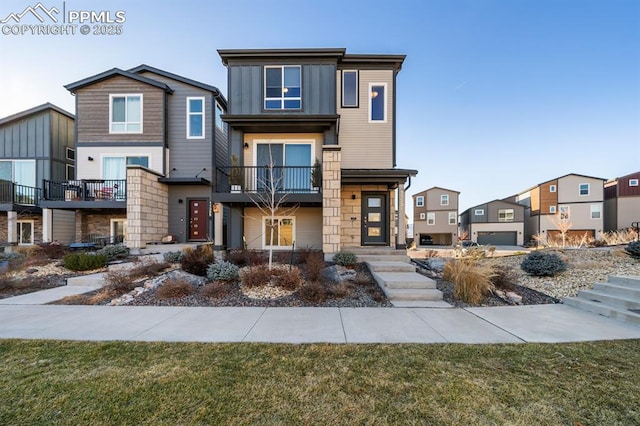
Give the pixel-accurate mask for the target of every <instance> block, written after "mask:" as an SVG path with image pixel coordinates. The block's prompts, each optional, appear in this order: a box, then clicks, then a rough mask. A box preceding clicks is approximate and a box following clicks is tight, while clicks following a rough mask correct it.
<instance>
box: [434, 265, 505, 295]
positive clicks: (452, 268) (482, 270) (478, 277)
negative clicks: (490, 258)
mask: <svg viewBox="0 0 640 426" xmlns="http://www.w3.org/2000/svg"><path fill="white" fill-rule="evenodd" d="M494 275H495V272H494V268H493V265H491V264H487V263H485V264H480V263H478V262H476V261H475V260H474V259H473V258H463V259H454V260H450V261H449V262H447V263H446V264H445V265H444V269H443V278H444V279H445V280H447V281H449V282H451V283H453V286H454V287H453V297H454V298H456V299H457V300H462V301H463V302H465V303H470V304H479V303H480V302H481V301H482V298H483V297H484V296H485V295H487V294H489V293H491V292H492V291H493V283H492V282H491V279H492V278H493V277H494Z"/></svg>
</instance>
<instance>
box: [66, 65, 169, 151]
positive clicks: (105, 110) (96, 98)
mask: <svg viewBox="0 0 640 426" xmlns="http://www.w3.org/2000/svg"><path fill="white" fill-rule="evenodd" d="M136 93H141V94H142V98H143V99H142V111H143V112H142V120H143V128H142V130H143V133H129V134H110V133H109V95H110V94H136ZM164 96H165V93H164V90H162V89H160V88H158V87H154V86H150V85H148V84H145V83H142V82H139V81H136V80H132V79H129V78H126V77H123V76H116V77H113V78H110V79H108V80H104V81H101V82H98V83H95V84H93V85H91V86H88V87H85V88H82V89H79V90H78V91H77V93H76V97H77V99H76V108H77V112H76V117H77V120H78V142H129V141H132V142H135V141H141V142H160V141H163V132H164V119H163V109H164Z"/></svg>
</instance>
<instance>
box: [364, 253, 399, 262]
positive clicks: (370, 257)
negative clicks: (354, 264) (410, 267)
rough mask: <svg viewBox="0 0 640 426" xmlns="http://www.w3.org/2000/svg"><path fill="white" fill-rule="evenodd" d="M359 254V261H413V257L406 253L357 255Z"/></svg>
mask: <svg viewBox="0 0 640 426" xmlns="http://www.w3.org/2000/svg"><path fill="white" fill-rule="evenodd" d="M357 256H358V262H404V263H409V262H410V261H411V258H410V257H409V256H407V255H406V254H387V255H381V254H374V255H371V254H366V255H365V254H363V255H357Z"/></svg>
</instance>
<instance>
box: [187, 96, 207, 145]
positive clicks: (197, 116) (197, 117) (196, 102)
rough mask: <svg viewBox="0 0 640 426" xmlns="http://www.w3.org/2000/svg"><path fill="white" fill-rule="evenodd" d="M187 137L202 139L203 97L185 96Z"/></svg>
mask: <svg viewBox="0 0 640 426" xmlns="http://www.w3.org/2000/svg"><path fill="white" fill-rule="evenodd" d="M187 139H204V98H203V97H198V98H189V97H188V98H187Z"/></svg>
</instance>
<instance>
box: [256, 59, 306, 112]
mask: <svg viewBox="0 0 640 426" xmlns="http://www.w3.org/2000/svg"><path fill="white" fill-rule="evenodd" d="M301 70H302V68H301V67H300V66H299V65H289V66H278V67H265V68H264V108H265V109H301V108H302V76H301Z"/></svg>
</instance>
